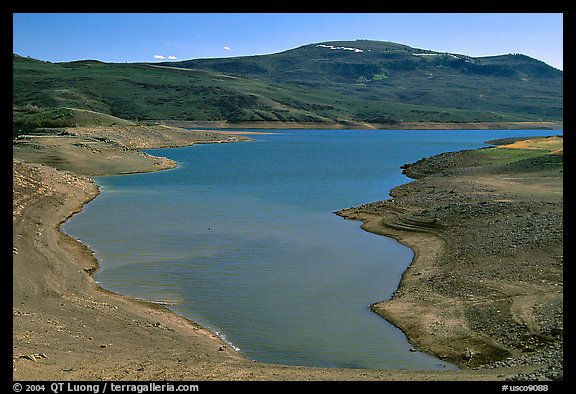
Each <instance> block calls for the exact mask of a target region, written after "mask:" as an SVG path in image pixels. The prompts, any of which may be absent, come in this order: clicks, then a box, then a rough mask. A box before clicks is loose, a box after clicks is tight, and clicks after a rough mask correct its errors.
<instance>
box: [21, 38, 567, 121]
mask: <svg viewBox="0 0 576 394" xmlns="http://www.w3.org/2000/svg"><path fill="white" fill-rule="evenodd" d="M562 83H563V72H562V71H560V70H557V69H554V68H553V67H550V66H548V65H546V64H545V63H543V62H540V61H538V60H536V59H532V58H530V57H528V56H524V55H502V56H492V57H482V58H473V57H469V56H465V55H458V54H449V53H440V52H433V51H428V50H422V49H416V48H411V47H408V46H405V45H400V44H394V43H389V42H379V41H366V40H360V41H352V42H325V43H319V44H310V45H305V46H302V47H299V48H295V49H292V50H288V51H284V52H280V53H276V54H271V55H259V56H246V57H236V58H220V59H196V60H188V61H182V62H166V63H153V64H145V63H122V64H120V63H103V62H99V61H94V60H83V61H75V62H66V63H49V62H43V61H38V60H35V59H31V58H24V57H21V56H18V55H14V57H13V84H14V97H13V104H14V105H16V106H26V105H28V106H30V105H33V106H39V107H69V108H80V109H85V110H91V111H97V112H100V113H103V114H108V115H112V116H115V117H120V118H124V119H129V120H133V121H135V120H143V119H165V120H182V121H186V120H187V121H227V122H231V123H234V122H258V121H268V122H274V121H282V122H324V123H346V122H359V123H362V122H367V123H380V124H395V123H398V122H515V121H516V122H517V121H560V120H562V116H563V105H562V100H563V88H562Z"/></svg>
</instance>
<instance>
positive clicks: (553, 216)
mask: <svg viewBox="0 0 576 394" xmlns="http://www.w3.org/2000/svg"><path fill="white" fill-rule="evenodd" d="M552 139H553V138H551V139H544V141H543V143H542V144H541V146H547V144H549V142H550V141H552ZM532 141H535V140H532ZM531 144H532V143H531ZM560 144H561V140H560ZM556 145H557V144H556ZM522 146H523V145H522ZM560 146H561V145H560ZM514 147H515V146H514V145H510V146H509V148H510V149H509V152H503V150H502V149H501V148H502V147H500V148H492V149H485V150H479V151H465V152H456V153H447V154H442V155H438V156H435V157H432V158H429V159H423V160H421V161H419V162H417V163H413V164H412V165H408V166H406V167H405V171H406V173H407V174H408V175H410V176H412V177H414V178H418V179H417V180H416V181H414V182H410V183H408V184H405V185H402V186H399V187H397V188H395V189H394V190H393V191H392V193H391V194H392V196H393V197H394V198H392V199H390V200H387V201H380V202H375V203H370V204H366V205H363V206H360V207H355V208H349V209H345V210H343V211H341V212H339V214H340V215H342V216H344V217H346V218H349V219H356V220H361V221H363V222H364V225H363V227H364V228H365V229H366V230H368V231H371V232H374V233H378V234H382V235H387V236H391V237H394V238H397V239H399V240H400V241H402V242H404V243H405V244H407V245H408V246H410V247H412V248H413V249H414V251H415V258H414V261H413V263H412V264H411V266H410V267H409V269H408V270H407V271H406V272H405V273H404V275H403V278H402V281H401V284H400V286H399V288H398V289H397V291H396V292H395V294H394V296H393V297H392V299H391V300H386V301H383V302H378V303H375V304H374V305H373V306H372V309H373V310H374V311H375V312H376V313H378V314H381V315H382V316H384V317H386V318H387V319H388V320H389V321H391V322H393V323H394V324H396V325H397V326H398V327H400V328H401V329H402V330H403V331H404V332H406V333H407V335H408V337H409V338H410V339H411V341H413V343H414V344H415V345H416V346H417V347H419V348H420V349H423V350H425V351H428V352H431V353H433V354H436V355H438V356H440V357H442V358H445V359H447V360H449V361H451V362H453V363H456V364H458V365H460V366H462V367H470V366H484V367H487V366H490V365H519V364H521V365H531V366H533V367H534V369H535V370H537V371H538V372H535V373H534V374H533V375H531V376H532V377H535V376H538V377H543V378H551V379H555V378H561V377H562V376H563V348H562V345H563V182H562V179H563V177H562V153H561V152H562V149H561V148H560V149H558V147H557V146H555V147H553V148H551V149H552V152H555V153H553V154H549V155H543V156H531V155H528V156H526V155H527V153H526V150H516V149H514Z"/></svg>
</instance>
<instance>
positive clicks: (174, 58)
mask: <svg viewBox="0 0 576 394" xmlns="http://www.w3.org/2000/svg"><path fill="white" fill-rule="evenodd" d="M168 59H170V60H176V59H178V58H177V57H176V56H174V55H170V56H168Z"/></svg>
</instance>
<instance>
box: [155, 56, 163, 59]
mask: <svg viewBox="0 0 576 394" xmlns="http://www.w3.org/2000/svg"><path fill="white" fill-rule="evenodd" d="M154 58H156V59H166V57H165V56H163V55H154Z"/></svg>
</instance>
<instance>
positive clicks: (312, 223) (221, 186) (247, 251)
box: [63, 130, 558, 370]
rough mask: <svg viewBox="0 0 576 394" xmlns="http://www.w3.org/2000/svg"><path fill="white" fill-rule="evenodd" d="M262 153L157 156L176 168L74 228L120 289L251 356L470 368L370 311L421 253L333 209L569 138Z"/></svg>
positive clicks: (119, 179) (419, 141)
mask: <svg viewBox="0 0 576 394" xmlns="http://www.w3.org/2000/svg"><path fill="white" fill-rule="evenodd" d="M266 132H267V133H270V134H261V135H254V141H253V142H246V143H234V144H212V145H195V146H192V147H186V148H176V149H156V150H149V151H147V152H148V153H151V154H154V155H159V156H166V157H169V158H171V159H173V160H175V161H177V162H178V163H179V165H178V167H177V168H175V169H172V170H167V171H161V172H156V173H145V174H135V175H122V176H109V177H97V178H95V179H96V182H97V183H98V185H99V186H100V188H101V194H100V196H99V197H98V198H96V199H95V200H93V201H92V202H91V203H89V204H88V205H86V206H85V208H84V210H83V211H82V212H81V213H80V214H77V215H75V216H74V217H73V218H71V220H69V221H68V222H67V223H65V224H64V226H63V229H64V231H65V232H66V233H68V234H70V235H72V236H74V237H76V238H78V239H80V240H81V241H82V242H84V243H85V244H86V245H88V246H89V247H90V248H91V249H92V250H93V251H94V252H95V254H96V256H97V258H98V260H99V262H100V269H99V270H98V272H97V273H96V274H95V279H96V280H97V281H98V282H99V283H100V285H101V286H102V287H104V288H106V289H109V290H112V291H116V292H118V293H121V294H126V295H130V296H134V297H139V298H144V299H148V300H153V301H159V302H163V303H167V304H169V305H170V306H169V307H170V308H171V309H173V310H174V311H176V312H178V313H179V314H181V315H183V316H185V317H187V318H189V319H191V320H193V321H195V322H197V323H199V324H201V325H203V326H205V327H207V328H209V329H211V330H212V331H213V332H215V333H217V334H218V335H220V336H221V337H222V338H224V339H225V340H226V341H227V342H228V343H229V344H230V345H231V346H234V347H235V348H237V349H239V351H240V352H242V353H243V354H244V355H246V357H248V358H250V359H253V360H256V361H259V362H270V363H276V364H287V365H307V366H316V367H351V368H370V369H407V370H422V369H425V370H435V369H456V367H455V366H453V365H451V364H448V363H445V362H444V361H442V360H439V359H437V358H435V357H433V356H431V355H428V354H425V353H422V352H418V351H411V350H413V349H412V346H411V345H410V343H409V342H408V340H407V339H406V337H405V336H404V334H403V333H402V332H400V330H398V329H397V328H396V327H394V326H392V325H391V324H390V323H388V322H387V321H386V320H385V319H383V318H381V317H379V316H377V315H376V314H374V313H372V312H371V311H370V310H369V305H370V304H372V303H374V302H378V301H381V300H384V299H387V298H389V297H391V296H392V294H393V292H394V290H395V289H396V288H397V286H398V283H399V281H400V279H401V275H402V273H403V272H404V271H405V270H406V268H407V267H408V265H409V264H410V262H411V260H412V257H413V253H412V251H411V249H409V248H407V247H405V246H403V245H401V244H399V243H398V242H396V241H395V240H392V239H390V238H386V237H382V236H378V235H374V234H370V233H367V232H365V231H363V230H362V229H361V228H360V223H358V222H351V221H346V220H344V219H342V218H340V217H338V216H336V215H335V214H334V213H333V212H334V211H337V210H339V209H342V208H345V207H349V206H354V205H360V204H363V203H368V202H372V201H377V200H383V199H386V198H388V193H389V191H390V189H392V188H393V187H395V186H397V185H400V184H403V183H406V182H409V181H411V180H410V179H408V178H406V177H405V176H404V175H402V173H401V170H400V166H401V165H402V164H404V163H408V162H414V161H416V160H418V159H420V158H422V157H428V156H432V155H435V154H438V153H441V152H447V151H456V150H462V149H476V148H480V147H483V146H486V145H485V144H484V141H487V140H492V139H496V138H504V137H514V136H519V135H524V136H531V135H555V134H558V132H557V131H541V130H533V131H518V130H516V131H514V130H508V131H486V130H477V131H468V130H451V131H438V130H435V131H425V130H419V131H407V130H395V131H390V130H353V131H352V130H351V131H334V130H266Z"/></svg>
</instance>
